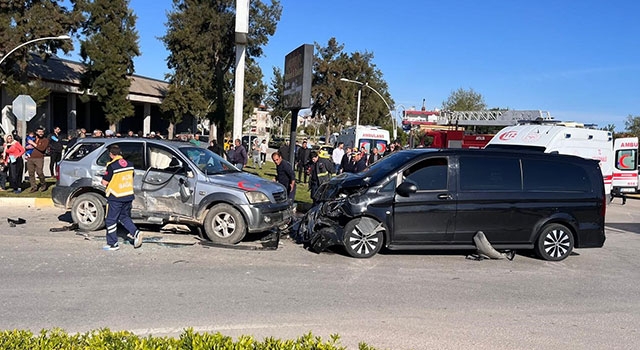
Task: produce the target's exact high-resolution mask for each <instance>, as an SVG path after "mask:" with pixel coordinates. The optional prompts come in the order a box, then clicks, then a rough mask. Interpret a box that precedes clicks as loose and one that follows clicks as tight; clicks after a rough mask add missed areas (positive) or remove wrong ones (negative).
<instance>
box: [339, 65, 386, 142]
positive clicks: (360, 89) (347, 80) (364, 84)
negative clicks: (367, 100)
mask: <svg viewBox="0 0 640 350" xmlns="http://www.w3.org/2000/svg"><path fill="white" fill-rule="evenodd" d="M340 80H341V81H346V82H348V83H354V84H358V85H360V88H359V89H358V111H357V112H356V129H357V128H358V125H359V122H360V95H361V93H362V87H363V86H364V87H368V88H369V89H371V91H373V92H375V93H376V95H378V96H379V97H380V99H381V100H382V102H384V104H385V105H386V106H387V109H388V110H389V117H391V121H392V125H393V138H394V139H397V138H398V127H397V124H396V119H395V118H394V117H393V113H392V112H391V107H390V106H389V104H388V103H387V100H385V99H384V97H382V95H381V94H380V93H379V92H378V90H376V89H374V88H372V87H371V86H369V83H362V82H359V81H357V80H351V79H347V78H340Z"/></svg>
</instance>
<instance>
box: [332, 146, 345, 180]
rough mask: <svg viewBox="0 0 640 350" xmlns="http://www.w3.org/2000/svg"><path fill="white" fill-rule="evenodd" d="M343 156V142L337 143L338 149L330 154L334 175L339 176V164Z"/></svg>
mask: <svg viewBox="0 0 640 350" xmlns="http://www.w3.org/2000/svg"><path fill="white" fill-rule="evenodd" d="M343 156H344V142H338V147H337V148H335V149H334V150H333V152H332V153H331V160H332V161H333V164H335V170H336V171H335V173H336V174H340V170H341V169H340V163H341V162H342V157H343Z"/></svg>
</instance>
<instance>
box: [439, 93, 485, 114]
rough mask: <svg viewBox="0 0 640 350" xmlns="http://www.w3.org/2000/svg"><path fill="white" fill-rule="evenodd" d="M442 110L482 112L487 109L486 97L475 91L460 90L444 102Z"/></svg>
mask: <svg viewBox="0 0 640 350" xmlns="http://www.w3.org/2000/svg"><path fill="white" fill-rule="evenodd" d="M442 109H444V110H449V111H482V110H485V109H487V104H486V103H484V97H482V95H481V94H479V93H477V92H475V91H473V89H469V90H465V89H463V88H459V89H458V90H456V91H452V92H451V95H449V98H448V99H447V100H446V101H444V102H442Z"/></svg>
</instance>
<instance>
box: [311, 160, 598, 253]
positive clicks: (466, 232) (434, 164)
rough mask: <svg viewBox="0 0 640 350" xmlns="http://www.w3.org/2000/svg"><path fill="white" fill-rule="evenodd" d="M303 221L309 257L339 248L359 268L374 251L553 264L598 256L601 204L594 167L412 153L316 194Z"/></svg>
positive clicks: (574, 162)
mask: <svg viewBox="0 0 640 350" xmlns="http://www.w3.org/2000/svg"><path fill="white" fill-rule="evenodd" d="M318 191H319V193H320V195H319V196H318V198H319V201H320V203H319V204H318V205H316V206H314V207H313V208H312V209H311V210H309V212H307V214H306V216H305V217H304V219H303V220H302V222H301V224H300V227H299V229H298V235H299V238H301V239H302V240H303V241H304V242H305V243H306V244H307V245H308V246H309V247H310V248H311V249H312V250H315V251H316V252H319V251H322V250H324V249H325V248H327V247H329V246H331V245H342V246H344V247H345V249H346V251H347V253H348V254H349V255H351V256H353V257H357V258H368V257H371V256H373V255H375V254H376V253H377V252H378V251H380V249H381V248H382V247H387V248H388V249H390V250H400V249H452V248H453V249H474V250H475V249H476V246H475V244H474V236H475V235H477V234H478V233H479V231H482V232H484V235H485V236H486V238H487V239H488V241H489V242H490V244H491V245H492V246H493V247H494V248H495V249H500V250H530V249H535V251H536V253H537V255H538V256H539V257H540V258H542V259H545V260H553V261H558V260H562V259H564V258H566V257H567V256H569V255H570V254H571V252H572V250H573V248H574V247H576V248H591V247H602V246H603V244H604V241H605V233H604V217H605V211H606V198H605V194H604V187H603V183H602V175H601V173H600V168H599V166H598V162H597V161H595V160H590V159H583V158H579V157H575V156H567V155H559V154H544V153H541V152H526V151H521V152H513V151H491V150H469V149H444V150H433V149H414V150H406V151H400V152H396V153H392V154H391V155H389V156H387V157H384V158H382V159H381V160H380V161H378V162H376V163H375V164H373V165H372V166H371V167H369V168H368V169H367V170H365V171H364V172H362V173H358V174H342V175H340V176H338V177H335V178H333V179H331V180H330V181H329V182H327V183H325V184H323V185H322V186H321V187H320V189H319V190H318Z"/></svg>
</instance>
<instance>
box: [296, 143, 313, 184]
mask: <svg viewBox="0 0 640 350" xmlns="http://www.w3.org/2000/svg"><path fill="white" fill-rule="evenodd" d="M310 151H311V150H310V149H309V148H307V141H303V142H302V146H301V147H300V149H299V150H298V157H297V159H296V164H297V167H298V182H302V183H306V182H307V179H308V177H309V174H308V173H307V166H308V165H309V162H310V160H311V159H310V157H309V155H310ZM316 154H317V153H316ZM303 178H304V181H303V180H302V179H303Z"/></svg>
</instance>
